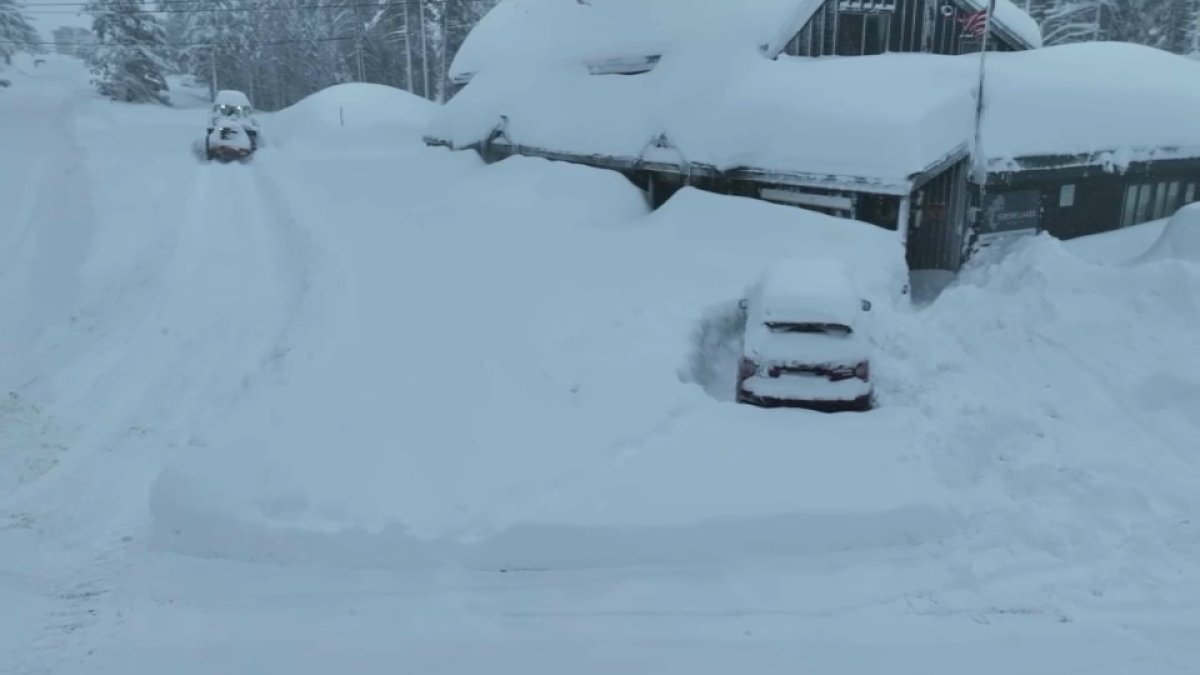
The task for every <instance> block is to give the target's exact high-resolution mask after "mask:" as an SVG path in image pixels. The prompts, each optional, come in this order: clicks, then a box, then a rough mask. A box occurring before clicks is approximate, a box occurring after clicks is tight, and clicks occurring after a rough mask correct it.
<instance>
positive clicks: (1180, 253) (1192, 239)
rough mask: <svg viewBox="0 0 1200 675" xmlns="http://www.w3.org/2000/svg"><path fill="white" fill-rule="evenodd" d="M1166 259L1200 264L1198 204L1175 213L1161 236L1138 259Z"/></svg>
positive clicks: (1190, 205)
mask: <svg viewBox="0 0 1200 675" xmlns="http://www.w3.org/2000/svg"><path fill="white" fill-rule="evenodd" d="M1166 259H1175V260H1186V261H1189V262H1195V263H1200V203H1197V204H1188V205H1186V206H1184V207H1183V208H1181V209H1179V210H1178V211H1176V212H1175V215H1174V216H1171V218H1170V220H1168V221H1167V224H1166V227H1165V228H1164V229H1163V231H1162V235H1161V236H1159V238H1158V240H1157V241H1156V242H1154V245H1153V246H1151V247H1150V250H1149V251H1147V252H1146V254H1145V255H1144V256H1142V257H1141V258H1140V260H1141V261H1153V260H1166Z"/></svg>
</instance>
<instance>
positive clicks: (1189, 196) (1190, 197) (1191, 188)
mask: <svg viewBox="0 0 1200 675" xmlns="http://www.w3.org/2000/svg"><path fill="white" fill-rule="evenodd" d="M1194 201H1196V184H1195V183H1188V184H1187V191H1186V192H1184V193H1183V203H1184V204H1191V203H1192V202H1194Z"/></svg>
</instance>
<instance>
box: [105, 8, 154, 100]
mask: <svg viewBox="0 0 1200 675" xmlns="http://www.w3.org/2000/svg"><path fill="white" fill-rule="evenodd" d="M86 11H87V12H88V13H89V14H91V15H92V17H93V18H92V30H93V32H95V33H96V38H97V44H96V47H95V49H94V50H93V51H92V53H91V54H90V55H89V58H88V64H89V65H90V66H91V70H92V75H93V76H94V78H93V80H92V82H93V83H94V84H95V85H96V88H97V90H99V92H100V93H101V94H103V95H104V96H107V97H109V98H111V99H114V100H117V101H126V102H129V103H142V102H156V103H161V104H163V105H169V102H168V100H167V81H166V77H165V76H164V71H165V70H166V65H167V64H166V58H165V54H166V35H165V34H164V32H163V27H162V24H160V23H159V20H158V18H157V17H155V16H154V15H152V14H150V13H148V12H146V11H145V8H143V6H142V3H141V0H92V2H90V3H88V6H87V9H86Z"/></svg>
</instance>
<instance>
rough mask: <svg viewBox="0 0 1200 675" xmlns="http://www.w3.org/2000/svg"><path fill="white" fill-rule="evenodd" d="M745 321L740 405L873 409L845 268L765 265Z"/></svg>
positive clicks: (867, 362) (866, 305)
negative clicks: (766, 266) (765, 267)
mask: <svg viewBox="0 0 1200 675" xmlns="http://www.w3.org/2000/svg"><path fill="white" fill-rule="evenodd" d="M741 307H742V309H743V311H744V313H745V317H746V329H745V335H744V338H743V343H742V355H741V360H740V363H739V365H738V375H737V401H738V402H739V403H746V404H750V405H757V406H761V407H797V408H808V409H810V410H818V411H822V412H840V411H865V410H870V409H871V407H872V405H873V397H874V388H873V385H872V383H871V358H870V354H871V350H870V344H869V341H868V340H867V339H866V338H865V336H864V335H863V332H862V321H861V319H862V316H863V314H864V313H865V312H868V311H870V309H871V303H870V301H869V300H867V299H865V298H863V297H862V296H861V295H860V294H859V292H858V290H857V288H856V285H855V283H854V280H853V277H852V276H851V275H850V273H849V270H848V269H847V268H846V266H845V265H843V264H841V263H839V262H837V261H833V260H826V259H785V260H781V261H778V262H775V263H774V264H772V265H770V266H769V267H768V268H767V269H766V270H765V272H764V273H763V275H762V277H761V278H760V279H759V281H758V283H756V284H755V285H754V286H752V287H751V288H750V290H749V292H748V293H747V294H746V297H745V298H743V299H742V301H741Z"/></svg>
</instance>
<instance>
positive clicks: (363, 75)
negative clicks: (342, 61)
mask: <svg viewBox="0 0 1200 675" xmlns="http://www.w3.org/2000/svg"><path fill="white" fill-rule="evenodd" d="M354 14H355V17H354V24H355V25H356V26H358V39H357V43H358V44H357V46H356V47H355V50H354V51H355V52H356V53H357V61H358V81H359V82H366V81H367V71H366V68H365V67H364V65H363V22H362V21H361V20H360V18H359V16H358V12H357V11H356V12H355V13H354Z"/></svg>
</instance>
